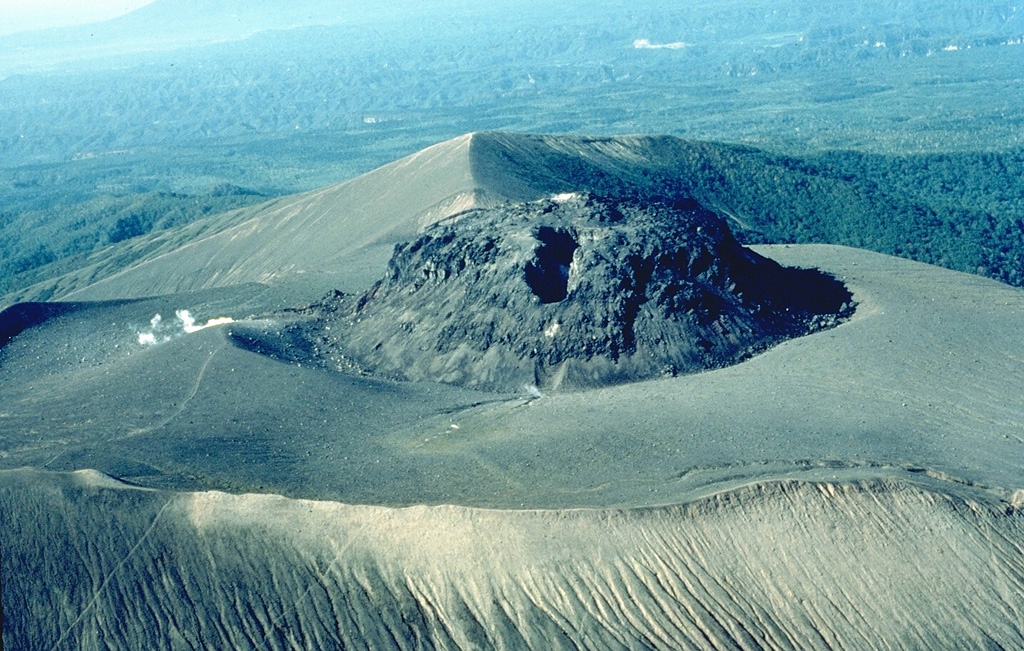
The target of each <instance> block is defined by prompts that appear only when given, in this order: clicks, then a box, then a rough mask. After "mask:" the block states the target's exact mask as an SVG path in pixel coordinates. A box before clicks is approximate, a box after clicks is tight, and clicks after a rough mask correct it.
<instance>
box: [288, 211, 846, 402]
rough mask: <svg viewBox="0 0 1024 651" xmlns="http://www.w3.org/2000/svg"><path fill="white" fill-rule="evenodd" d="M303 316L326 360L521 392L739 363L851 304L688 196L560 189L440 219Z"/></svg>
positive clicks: (834, 287) (828, 281)
mask: <svg viewBox="0 0 1024 651" xmlns="http://www.w3.org/2000/svg"><path fill="white" fill-rule="evenodd" d="M311 309H312V311H313V312H314V313H315V314H316V315H317V316H318V317H319V318H317V319H316V320H315V321H313V322H312V323H315V324H316V325H312V326H309V327H310V328H311V330H307V331H306V333H305V337H306V338H307V340H308V344H309V346H308V348H307V349H308V350H312V351H317V355H318V357H320V359H321V360H322V361H326V360H330V363H332V364H336V365H339V366H348V367H353V366H354V367H356V368H359V369H361V370H363V371H365V372H369V373H372V374H375V375H380V376H384V377H390V378H398V379H406V380H428V381H436V382H445V383H450V384H458V385H463V386H471V387H476V388H481V389H489V390H497V391H522V390H523V388H524V387H526V388H530V387H536V388H539V389H553V388H563V389H581V388H587V387H595V386H601V385H606V384H612V383H620V382H627V381H635V380H641V379H647V378H653V377H658V376H664V375H675V374H679V373H692V372H696V371H702V370H706V369H711V368H716V367H721V366H725V365H729V364H735V363H737V362H740V361H742V360H744V359H746V358H748V357H750V356H751V355H753V354H755V353H757V352H759V351H762V350H764V349H765V348H767V347H769V346H771V345H773V344H776V343H778V342H780V341H783V340H785V339H789V338H791V337H797V336H800V335H804V334H807V333H810V332H813V331H815V330H819V329H822V328H825V327H829V326H832V325H835V324H836V323H837V322H838V321H839V320H840V319H841V318H843V317H844V316H847V315H848V314H849V313H850V312H851V311H852V298H851V295H850V293H849V292H848V291H847V289H846V288H845V287H844V286H843V285H842V283H840V282H839V281H837V280H835V279H834V278H832V277H830V276H827V275H825V274H823V273H821V272H818V271H816V270H805V269H792V268H785V267H782V266H780V265H779V264H777V263H775V262H774V261H772V260H769V259H767V258H764V257H762V256H760V255H758V254H756V253H754V252H753V251H750V250H748V249H746V248H744V247H742V246H740V245H739V243H738V242H737V241H736V240H735V239H734V238H733V236H732V234H731V233H730V232H729V230H728V228H727V226H726V225H725V223H724V222H723V221H722V220H721V219H719V218H718V217H717V216H716V215H714V214H713V213H711V212H709V211H707V210H704V209H702V208H701V207H699V206H698V205H696V204H695V203H693V202H684V203H679V202H676V203H672V204H669V203H660V202H657V201H653V202H652V201H645V202H629V201H627V202H623V201H611V200H606V199H602V198H598V197H595V196H593V195H580V194H569V195H559V196H555V197H552V198H550V199H546V200H541V201H534V202H529V203H519V204H509V205H506V206H502V207H497V208H489V209H480V210H471V211H468V212H465V213H462V214H460V215H457V216H455V217H452V218H450V219H448V220H446V221H444V222H441V223H438V224H436V225H434V226H432V227H430V228H429V229H428V230H426V231H425V232H424V234H423V235H422V236H421V237H420V238H419V239H417V240H416V241H414V242H412V243H409V244H400V245H398V246H396V247H395V251H394V255H393V256H392V258H391V261H390V263H389V266H388V270H387V274H386V276H385V277H384V279H383V280H381V281H379V282H377V283H376V284H375V285H374V286H372V287H371V288H370V289H369V290H368V291H367V292H366V293H364V294H363V295H361V296H348V295H340V294H339V295H336V296H334V297H331V298H329V299H326V300H325V301H324V302H323V303H322V304H320V305H318V306H315V307H314V308H311Z"/></svg>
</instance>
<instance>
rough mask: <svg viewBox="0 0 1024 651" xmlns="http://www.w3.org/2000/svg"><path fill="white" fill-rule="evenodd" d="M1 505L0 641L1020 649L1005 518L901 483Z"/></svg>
mask: <svg viewBox="0 0 1024 651" xmlns="http://www.w3.org/2000/svg"><path fill="white" fill-rule="evenodd" d="M0 508H2V509H3V510H4V512H5V520H4V529H3V543H4V563H5V567H4V569H5V576H4V611H5V615H6V621H5V636H6V640H7V642H8V644H10V645H11V648H23V649H101V648H166V649H215V648H232V649H310V648H316V649H341V648H376V649H389V648H394V649H422V648H427V649H480V648H535V649H580V648H585V649H623V648H627V649H810V648H833V649H897V648H982V647H990V648H1005V649H1014V648H1021V647H1022V646H1024V631H1022V629H1021V621H1022V618H1021V614H1022V612H1024V592H1022V590H1021V576H1022V574H1024V553H1022V551H1024V550H1022V549H1021V546H1020V545H1021V541H1022V540H1024V515H1022V513H1021V512H1020V511H1017V510H1014V509H1009V510H1007V509H1005V508H1004V507H1002V506H996V505H992V504H989V503H986V502H984V501H983V502H978V501H975V500H974V499H971V498H964V497H958V496H953V495H950V494H947V493H943V492H935V491H934V490H933V489H932V488H929V487H923V486H919V485H916V484H914V483H906V482H901V481H854V482H843V483H835V482H819V483H803V482H768V483H762V484H754V485H750V486H746V487H743V488H739V489H736V490H732V491H728V492H725V493H721V494H717V495H713V496H710V497H706V498H702V499H698V500H695V501H693V502H689V503H686V504H682V505H677V506H666V507H659V508H651V509H597V510H591V509H580V510H565V511H507V510H505V511H493V510H481V509H472V508H465V507H459V506H437V507H411V508H404V509H392V508H385V507H370V506H364V507H360V506H347V505H343V504H337V503H331V502H310V501H303V500H288V499H284V498H280V497H274V496H268V495H237V496H236V495H227V494H224V493H165V492H155V491H145V490H140V489H137V488H131V487H127V486H123V485H118V484H117V482H114V481H113V480H110V479H109V478H106V477H104V476H102V475H99V474H98V473H93V472H90V471H83V472H77V473H72V474H63V473H45V474H42V473H38V472H35V471H26V470H23V471H7V472H3V473H0ZM14 569H17V571H12V570H14ZM41 577H48V578H47V580H45V581H44V580H40V578H41Z"/></svg>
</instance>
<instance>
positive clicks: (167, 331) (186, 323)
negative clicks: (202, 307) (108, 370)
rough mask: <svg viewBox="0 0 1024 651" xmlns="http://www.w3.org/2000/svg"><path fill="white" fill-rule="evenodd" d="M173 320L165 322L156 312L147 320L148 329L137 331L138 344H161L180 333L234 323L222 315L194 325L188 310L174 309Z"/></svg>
mask: <svg viewBox="0 0 1024 651" xmlns="http://www.w3.org/2000/svg"><path fill="white" fill-rule="evenodd" d="M174 317H175V319H174V321H172V322H170V323H165V322H164V319H163V317H162V316H160V315H159V314H156V315H154V316H153V318H152V319H150V320H149V330H146V331H144V332H140V333H139V344H140V345H142V346H155V345H156V344H162V343H165V342H168V341H170V340H171V339H174V338H175V337H180V336H181V335H188V334H192V333H193V332H198V331H199V330H202V329H204V328H209V327H211V326H217V325H224V324H225V323H234V321H235V320H234V319H232V318H231V317H229V316H222V317H218V318H216V319H210V320H209V321H207V322H206V323H204V324H203V325H196V320H195V317H193V316H192V314H191V313H190V312H189V311H188V310H176V311H175V312H174Z"/></svg>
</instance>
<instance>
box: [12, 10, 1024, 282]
mask: <svg viewBox="0 0 1024 651" xmlns="http://www.w3.org/2000/svg"><path fill="white" fill-rule="evenodd" d="M1022 13H1024V12H1022V11H1021V10H1020V9H1019V8H1015V7H1014V5H1013V4H1011V3H1008V2H992V1H989V2H984V3H981V4H979V3H976V2H960V1H956V2H949V1H946V2H938V1H934V2H913V3H905V4H902V5H899V6H898V7H896V8H891V7H889V6H888V5H887V4H883V3H867V4H865V3H854V2H850V3H844V4H842V5H830V9H829V12H828V13H827V15H825V14H823V13H822V12H821V11H820V6H819V5H817V4H814V3H809V2H802V1H801V2H797V1H791V2H785V3H778V2H772V3H767V2H761V3H758V2H755V3H749V2H747V3H735V2H718V3H712V4H711V5H709V6H707V7H705V8H702V9H694V8H690V7H685V8H684V7H677V8H665V7H657V8H655V7H647V6H644V5H641V6H636V5H635V4H623V3H620V2H617V1H611V0H609V1H606V2H602V3H599V4H597V5H593V4H592V3H588V4H578V3H576V4H574V3H569V4H566V5H561V6H560V7H559V8H558V9H557V10H553V9H551V8H550V7H549V6H548V5H545V4H541V3H526V4H522V3H517V4H516V5H515V8H514V10H513V9H512V8H510V7H509V6H506V5H505V4H502V3H498V4H488V5H486V6H481V5H478V4H476V3H470V2H465V3H457V4H451V3H445V4H444V5H443V6H434V5H430V4H428V5H420V4H415V6H413V5H410V4H408V3H405V4H403V3H397V2H394V3H385V4H384V5H379V6H375V8H374V10H373V11H370V10H368V9H361V10H359V9H355V8H352V7H346V8H345V10H344V11H343V12H340V11H339V10H338V9H337V8H336V7H334V6H333V3H322V2H309V1H306V2H302V3H289V4H288V6H287V8H285V7H284V6H282V5H279V4H277V3H230V2H211V3H183V2H180V1H179V0H159V1H158V2H155V3H153V4H151V5H149V6H147V7H144V8H143V9H142V10H139V11H137V12H134V13H132V14H129V15H127V16H124V17H122V18H119V19H117V20H114V21H110V22H108V23H103V24H100V25H96V26H86V27H81V28H67V29H64V30H59V31H58V32H52V33H39V34H35V33H26V34H20V35H11V36H7V37H3V38H0V77H4V78H3V79H2V81H0V124H3V125H4V128H3V129H2V132H0V196H2V201H0V216H2V217H3V218H2V220H0V253H2V256H0V258H2V260H3V264H2V265H0V282H3V283H5V284H7V286H8V288H13V287H17V286H23V285H24V284H26V282H31V281H32V280H33V279H34V278H35V277H36V276H30V277H28V278H26V279H21V280H15V279H12V275H16V274H18V273H20V272H22V271H27V270H32V269H33V268H35V267H38V266H39V265H41V264H45V263H47V262H49V261H52V260H60V259H63V258H65V257H67V256H73V255H76V254H81V253H85V252H88V251H90V250H92V249H94V248H95V247H97V246H101V245H103V244H105V243H107V242H109V241H111V239H117V236H118V233H123V232H125V231H124V229H120V228H119V226H118V221H119V220H120V219H121V218H122V217H123V218H126V219H128V220H133V222H134V223H135V224H137V225H139V226H140V228H141V229H142V230H148V229H152V228H160V227H163V226H165V225H168V223H169V220H167V219H166V218H165V216H164V214H165V213H166V212H167V211H179V212H190V213H191V214H193V215H196V216H200V215H201V214H203V213H204V211H205V210H207V209H217V208H228V207H231V205H230V204H228V203H226V202H225V201H224V200H223V199H222V198H217V199H216V200H214V201H211V200H210V196H211V194H215V193H217V192H218V190H217V189H218V188H223V187H227V186H232V187H235V188H242V189H243V190H242V192H257V193H261V194H266V195H279V194H285V193H289V192H295V191H301V190H308V189H312V188H314V187H318V186H322V185H326V184H328V183H331V182H336V181H339V180H342V179H344V178H348V177H350V176H353V175H355V174H356V173H359V172H364V171H367V170H369V169H371V168H373V167H376V166H378V165H381V164H384V163H386V162H388V161H390V160H394V159H396V158H398V157H400V156H402V155H405V154H408V153H411V152H413V151H416V150H418V149H420V148H422V147H424V146H427V145H429V144H432V143H434V142H438V141H441V140H444V139H447V138H450V137H454V136H456V135H458V134H461V133H466V132H469V131H481V130H491V129H501V130H515V131H526V132H540V133H544V132H553V133H582V134H587V135H612V134H623V133H663V134H675V135H680V136H683V137H688V138H697V139H700V140H709V139H714V140H724V141H727V142H739V143H747V144H752V145H756V146H759V147H764V148H766V149H767V150H768V152H770V153H773V152H778V151H780V150H781V151H785V152H788V153H791V154H797V155H799V158H797V159H796V160H794V161H792V162H791V163H787V164H786V166H787V167H789V168H792V167H794V166H800V167H807V168H808V169H809V170H811V171H812V173H814V170H815V169H816V168H819V167H820V166H821V165H820V163H819V162H818V160H817V159H816V158H814V157H815V156H817V154H819V153H820V152H822V151H824V150H836V149H841V150H847V149H852V150H857V151H861V152H866V153H869V154H872V155H881V156H884V157H885V158H884V159H882V160H881V161H879V162H875V161H874V160H871V159H859V160H855V161H852V162H847V161H844V162H843V164H841V165H840V166H839V170H838V173H839V174H840V175H842V176H843V177H845V178H850V179H860V178H862V177H864V176H866V179H865V180H864V181H865V182H866V183H867V184H868V185H877V186H878V187H879V189H880V190H881V191H882V192H885V193H886V194H889V195H891V194H898V195H905V194H909V195H910V196H909V197H906V196H898V197H896V198H895V199H896V200H897V201H899V202H901V203H904V204H905V203H907V202H909V203H911V204H917V205H919V209H920V210H923V211H925V212H928V211H930V210H935V211H937V212H938V213H939V214H938V216H937V219H938V220H939V221H940V222H941V221H943V220H947V221H960V220H961V214H962V213H963V212H968V213H971V215H970V216H968V217H967V218H966V219H965V221H968V222H977V221H979V220H982V221H984V220H986V219H987V217H986V215H987V214H989V213H993V214H992V219H993V224H981V225H979V226H977V227H975V226H970V225H965V227H964V228H965V229H966V232H965V233H962V234H961V233H957V234H956V236H957V237H958V238H961V240H962V241H963V246H964V247H972V246H980V247H982V248H984V247H987V246H990V241H991V240H990V239H986V238H992V237H996V238H998V239H999V240H1000V241H1002V242H1004V246H1006V247H1009V248H1010V249H1011V252H1010V253H1009V254H1008V257H1009V258H1010V259H1011V261H1010V262H1009V263H1006V264H1001V263H1000V262H998V261H994V262H993V261H982V260H979V259H978V258H980V257H981V256H980V255H979V254H973V255H967V256H958V255H957V254H956V253H950V252H949V251H947V250H946V249H948V248H949V246H948V245H946V244H936V245H934V246H933V247H930V248H931V249H932V250H928V251H925V250H913V245H912V243H913V242H914V240H915V239H916V238H915V237H909V236H908V237H906V238H904V239H905V240H906V245H905V246H898V245H897V243H896V242H894V241H884V242H872V241H871V238H866V239H862V240H858V239H857V238H856V237H853V236H849V235H847V236H844V235H842V234H841V233H838V232H837V231H842V230H843V229H842V228H831V229H829V228H825V229H824V230H825V231H829V230H831V231H832V232H827V233H826V232H821V231H822V229H815V228H803V227H800V226H797V225H791V226H792V227H789V228H784V227H782V226H777V227H776V230H775V232H772V233H770V235H771V238H772V239H773V240H775V241H819V242H820V241H827V242H842V243H846V244H851V245H856V246H870V247H872V248H875V249H876V250H879V251H884V252H888V253H897V254H900V255H909V256H912V257H916V258H917V259H922V260H925V261H928V262H935V263H940V264H948V265H949V266H951V267H953V268H957V269H965V270H971V271H975V270H977V269H978V268H979V267H983V268H984V269H985V270H986V271H987V273H989V274H990V275H993V276H994V277H997V278H1000V279H1003V280H1007V281H1010V282H1015V283H1016V282H1020V281H1019V278H1018V272H1017V271H1016V269H1018V268H1019V265H1018V264H1017V262H1016V260H1017V259H1018V257H1019V256H1020V254H1021V250H1022V249H1021V245H1020V243H1019V242H1017V241H1015V239H1016V238H1014V237H1013V234H1014V233H1015V232H1016V230H1015V228H1014V227H1013V226H1012V225H1011V226H1010V227H1005V225H1004V223H1003V222H1004V221H1005V214H1000V210H1002V206H1004V203H1005V202H1006V201H1019V197H1020V196H1022V195H1024V192H1022V191H1021V187H1020V183H1021V180H1020V179H1021V178H1022V175H1021V174H1020V173H1019V170H1020V167H1021V158H1022V156H1024V154H1022V153H1021V142H1020V140H1019V138H1020V133H1021V132H1022V130H1024V105H1022V103H1021V102H1022V100H1021V99H1020V98H1021V97H1022V95H1021V93H1020V92H1019V86H1020V64H1019V61H1020V58H1021V57H1020V53H1021V52H1022V51H1024V50H1021V49H1020V48H1021V47H1024V46H1022V45H1021V43H1022V39H1024V18H1022ZM57 44H59V46H58V45H57ZM978 151H983V152H986V154H985V155H986V156H988V157H989V158H988V159H986V160H979V158H978V155H977V154H976V153H974V152H978ZM918 154H928V155H927V156H924V157H921V156H918ZM808 155H809V156H812V158H811V159H810V160H805V159H804V157H805V156H808ZM936 155H937V156H938V158H934V157H932V156H936ZM894 157H895V158H898V159H899V162H896V161H895V160H894ZM730 164H732V165H734V167H735V161H731V162H730ZM755 164H759V163H755ZM709 166H710V167H712V168H714V167H717V166H716V165H715V164H714V163H713V162H712V163H709ZM878 166H883V167H885V168H886V171H885V172H884V173H880V172H879V171H878V170H877V169H874V168H876V167H878ZM950 166H952V167H953V168H954V169H956V170H962V169H969V170H971V171H970V172H969V173H968V174H967V176H969V177H970V182H969V183H963V182H960V178H962V176H960V175H959V174H958V177H959V178H958V179H957V180H956V181H955V182H954V183H953V184H952V186H949V174H948V173H947V171H946V170H947V169H948V168H949V167H950ZM936 168H938V169H936ZM893 170H895V172H893ZM712 171H713V173H716V174H720V173H722V172H721V170H719V169H715V170H712ZM697 173H698V174H699V173H700V171H699V168H698V172H697ZM744 173H748V172H746V171H744ZM825 173H828V167H826V170H825ZM880 177H881V178H880ZM989 179H993V181H992V183H994V184H995V185H996V186H998V187H997V188H996V190H997V191H998V193H997V194H993V193H992V192H991V191H990V190H991V189H992V188H991V187H990V185H991V183H990V181H989ZM788 182H789V181H788V180H784V181H783V183H782V184H783V185H786V184H787V183H788ZM945 186H949V187H946V188H945V190H941V191H940V192H939V195H940V196H935V194H934V193H932V192H930V191H928V190H927V189H928V188H930V187H937V188H943V187H945ZM782 189H785V188H782ZM922 189H924V190H925V196H919V195H920V194H921V190H922ZM762 190H767V192H768V193H769V196H770V195H771V194H774V193H775V192H777V191H778V190H780V188H763V186H762ZM154 193H155V194H154ZM136 195H137V196H138V198H137V199H136V198H132V199H127V197H135V196H136ZM812 198H813V197H812ZM758 200H763V197H759V199H758ZM824 201H825V203H835V201H834V199H833V198H831V197H829V198H828V199H825V200H824ZM111 204H118V205H120V206H124V205H127V204H130V205H131V212H132V213H133V214H127V215H126V214H123V211H122V209H121V208H111V207H110V206H111ZM920 204H924V205H920ZM197 205H199V206H203V208H201V209H200V210H198V211H197V210H196V209H195V208H194V207H195V206H197ZM917 209H918V208H915V210H917ZM119 211H122V212H121V214H119ZM878 221H884V220H882V219H881V218H879V219H878ZM41 222H46V223H47V224H48V225H49V226H48V228H41V227H39V226H38V224H40V223H41ZM871 227H873V228H879V227H880V225H878V224H875V225H872V226H871ZM128 232H133V231H131V230H130V229H129V231H128ZM894 239H895V238H892V237H890V238H888V240H894ZM908 247H910V248H908ZM961 258H971V259H969V260H967V259H961ZM1007 267H1008V268H1010V269H1012V271H1008V270H1007ZM0 291H2V290H0Z"/></svg>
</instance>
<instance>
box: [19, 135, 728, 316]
mask: <svg viewBox="0 0 1024 651" xmlns="http://www.w3.org/2000/svg"><path fill="white" fill-rule="evenodd" d="M719 150H723V151H725V150H729V151H731V150H732V148H730V147H729V146H727V145H711V144H707V143H692V142H688V141H684V140H680V139H678V138H674V137H670V136H622V137H615V138H589V137H579V136H541V135H524V134H509V133H472V134H467V135H464V136H460V137H458V138H455V139H452V140H449V141H447V142H442V143H439V144H437V145H434V146H432V147H428V148H426V149H424V150H422V151H420V152H417V153H415V154H412V155H410V156H407V157H406V158H403V159H401V160H398V161H395V162H393V163H390V164H388V165H385V166H383V167H380V168H378V169H376V170H373V171H371V172H368V173H366V174H364V175H362V176H359V177H357V178H354V179H350V180H348V181H345V182H343V183H339V184H337V185H333V186H330V187H327V188H322V189H320V190H316V191H312V192H306V193H303V194H298V195H293V196H288V197H282V198H279V199H274V200H271V201H269V202H267V203H265V204H260V205H258V206H253V207H250V208H244V209H241V210H237V211H232V212H230V213H225V214H222V215H214V216H212V217H209V218H206V219H203V220H200V221H197V222H194V223H192V224H188V225H186V226H182V227H180V228H175V229H170V230H167V231H161V232H158V233H152V234H150V235H146V236H142V237H140V238H136V239H132V240H129V241H126V242H123V243H120V244H117V245H114V246H113V247H110V248H108V249H104V250H102V251H98V252H96V253H95V254H93V255H91V256H89V258H88V259H87V260H86V261H85V262H84V263H83V266H82V267H81V268H79V269H78V270H76V271H73V272H70V273H67V274H63V275H61V276H59V277H57V278H52V279H50V280H47V281H45V282H42V283H40V284H37V285H35V286H33V287H30V288H28V289H26V290H22V291H19V292H18V293H17V294H15V295H12V296H8V297H5V298H4V299H3V300H2V301H0V306H2V305H3V304H4V303H16V302H24V301H38V300H56V299H68V300H107V299H118V298H138V297H145V296H154V295H158V294H171V293H179V292H188V291H196V290H200V289H209V288H213V287H224V286H229V285H238V284H244V283H250V282H259V283H278V282H281V281H282V280H293V279H296V278H309V277H313V276H319V277H323V276H327V277H328V279H327V280H325V281H324V282H323V289H325V290H326V289H327V288H329V287H331V286H334V287H339V286H340V287H343V288H344V289H346V290H347V291H356V290H358V289H362V288H364V287H366V286H367V285H369V284H370V283H372V282H373V281H374V280H376V279H377V278H379V276H380V274H381V273H382V272H383V270H384V267H385V265H386V264H387V260H388V257H389V256H390V253H391V248H392V246H393V245H394V244H395V243H397V242H402V241H408V240H411V239H414V238H415V237H416V236H417V235H418V233H419V232H420V231H421V230H422V229H423V228H424V227H426V226H429V225H430V224H432V223H435V222H437V221H439V220H442V219H445V218H447V217H450V216H451V215H454V214H457V213H459V212H461V211H463V210H467V209H470V208H474V207H489V206H495V205H499V204H501V203H503V202H506V201H533V200H537V199H541V198H544V197H548V196H551V195H553V194H557V193H565V192H593V193H595V194H599V195H601V196H607V197H613V198H627V197H636V196H665V197H670V198H672V199H685V198H691V197H692V196H694V195H693V188H692V187H690V185H692V184H691V183H689V181H688V180H687V179H685V178H680V174H681V173H685V171H686V170H688V169H690V166H689V165H681V164H680V163H681V161H684V160H692V159H698V160H700V159H704V158H707V159H708V160H712V159H714V158H715V152H716V151H719ZM709 157H710V158H709ZM720 164H722V161H717V162H714V163H713V165H720ZM710 207H712V208H715V209H717V206H716V205H711V206H710Z"/></svg>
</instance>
